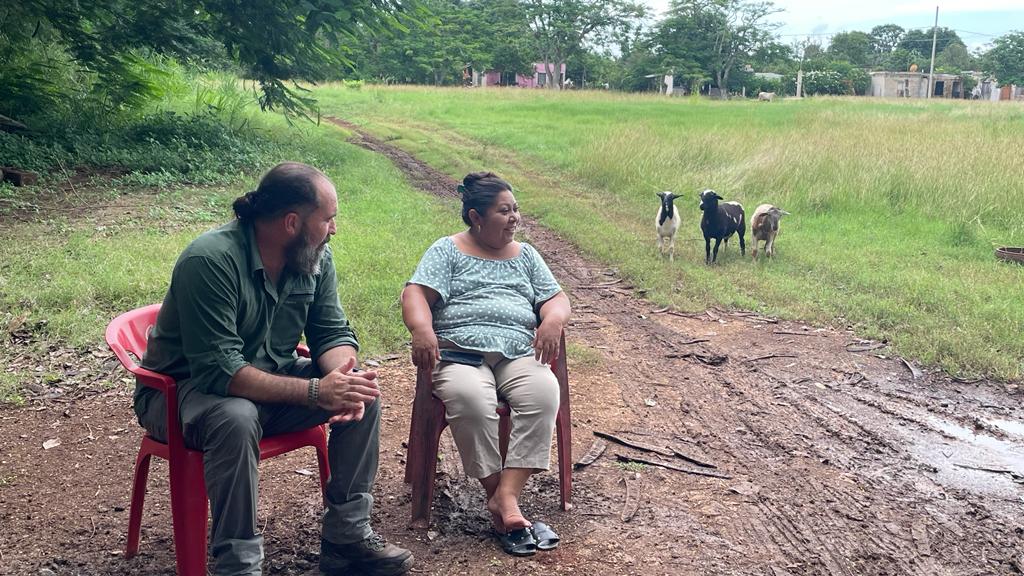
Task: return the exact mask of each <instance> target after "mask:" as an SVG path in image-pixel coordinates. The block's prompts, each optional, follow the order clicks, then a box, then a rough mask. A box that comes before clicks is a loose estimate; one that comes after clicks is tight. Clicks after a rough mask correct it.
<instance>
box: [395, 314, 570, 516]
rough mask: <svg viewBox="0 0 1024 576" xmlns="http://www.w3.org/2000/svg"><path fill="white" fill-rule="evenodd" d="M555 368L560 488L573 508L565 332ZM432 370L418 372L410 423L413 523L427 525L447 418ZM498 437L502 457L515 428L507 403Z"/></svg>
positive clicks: (407, 467) (565, 503)
mask: <svg viewBox="0 0 1024 576" xmlns="http://www.w3.org/2000/svg"><path fill="white" fill-rule="evenodd" d="M551 370H552V371H553V372H554V373H555V376H556V377H557V378H558V390H559V394H560V398H561V401H560V403H559V406H558V416H557V417H556V418H555V432H556V435H557V439H558V476H559V482H558V488H559V496H560V498H561V507H562V510H569V509H570V508H571V507H572V504H571V502H570V500H571V496H572V431H571V424H572V419H571V415H570V412H569V371H568V369H567V368H566V365H565V333H563V334H562V338H561V342H560V344H559V350H558V358H557V359H556V360H555V361H554V362H553V363H552V364H551ZM433 389H434V387H433V382H432V375H431V371H430V370H424V369H418V370H417V371H416V395H415V398H414V399H413V405H412V422H411V423H410V426H409V443H408V445H409V452H408V454H407V456H406V462H405V482H406V484H412V526H413V527H414V528H426V527H427V526H428V525H429V524H430V503H431V502H432V501H433V499H434V476H435V475H436V473H437V450H438V446H439V444H440V442H441V432H443V431H444V428H445V426H447V425H448V421H447V420H445V411H444V403H442V402H441V400H439V399H438V398H437V397H436V396H434V394H433ZM497 412H498V416H499V420H498V438H499V447H500V449H501V457H502V459H504V458H505V453H506V452H507V450H508V437H509V432H510V430H511V420H510V411H509V407H508V405H507V404H505V403H504V402H501V403H500V404H499V405H498V409H497Z"/></svg>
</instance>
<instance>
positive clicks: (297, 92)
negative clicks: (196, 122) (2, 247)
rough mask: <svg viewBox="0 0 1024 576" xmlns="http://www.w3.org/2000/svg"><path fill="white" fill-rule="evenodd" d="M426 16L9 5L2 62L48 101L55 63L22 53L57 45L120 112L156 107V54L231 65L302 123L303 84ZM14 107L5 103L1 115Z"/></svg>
mask: <svg viewBox="0 0 1024 576" xmlns="http://www.w3.org/2000/svg"><path fill="white" fill-rule="evenodd" d="M420 13H421V12H420V8H419V5H418V4H417V0H316V1H315V2H310V1H308V0H247V1H246V2H241V3H239V2H228V1H225V0H185V1H182V2H172V3H167V2H159V1H157V0H133V1H130V2H129V1H127V0H110V1H107V2H65V1H64V0H36V1H33V2H16V3H14V4H13V5H10V6H8V5H6V4H5V8H4V11H3V13H2V14H0V17H2V18H3V24H4V25H3V27H2V30H3V32H0V54H4V55H7V53H10V54H11V55H14V56H15V57H16V58H15V60H17V61H20V62H21V63H22V67H21V68H22V70H23V71H24V72H27V74H25V75H24V76H23V81H25V82H27V83H28V85H29V86H38V87H40V88H41V89H44V91H45V90H46V89H48V90H50V91H51V92H52V90H53V87H52V86H50V84H49V83H47V82H46V78H44V77H42V76H40V74H39V72H40V71H41V70H45V66H44V65H45V64H48V62H49V61H48V60H47V59H45V58H33V57H31V56H26V53H29V52H34V51H37V50H38V46H37V45H36V44H37V43H44V44H47V45H55V46H57V47H58V51H62V52H63V53H65V54H67V55H68V58H69V59H70V60H71V61H73V62H74V64H75V67H76V68H77V69H78V70H79V71H80V72H81V73H91V74H95V76H96V81H95V82H94V83H93V86H94V87H102V91H103V95H104V100H105V102H106V103H107V104H108V105H110V106H112V107H115V108H116V107H127V108H138V107H139V106H140V105H141V104H143V103H145V102H148V101H150V100H152V99H154V98H159V97H160V94H158V93H157V92H158V91H159V87H160V85H161V82H160V78H159V72H160V71H161V69H160V67H152V66H149V64H150V62H151V60H152V54H159V55H167V56H171V57H177V58H180V59H183V60H191V61H194V62H196V61H198V62H203V61H207V62H212V63H216V64H223V60H224V57H225V56H226V57H227V58H230V59H232V60H234V61H236V62H238V63H239V64H240V65H241V66H242V67H243V68H244V70H245V74H246V75H247V76H248V77H249V78H251V79H253V80H255V81H256V82H257V83H258V84H259V86H260V96H259V103H260V106H261V107H262V108H264V109H280V110H282V111H284V112H285V113H286V114H292V115H295V114H298V115H303V116H305V115H307V113H308V112H309V111H310V110H311V109H312V108H311V107H312V105H313V101H312V100H311V99H310V98H309V97H308V94H307V91H306V90H305V88H303V87H301V86H300V84H299V83H298V82H299V81H312V82H316V81H319V80H323V79H326V78H327V77H328V76H329V75H330V73H332V71H334V70H337V69H340V68H344V67H348V66H351V65H352V62H351V60H349V59H348V58H347V56H346V54H347V50H348V46H349V44H350V43H351V42H353V40H354V39H355V38H356V37H357V36H363V35H365V34H366V33H368V32H369V33H374V34H380V33H383V32H385V31H387V30H392V29H396V28H398V29H401V28H403V25H402V24H401V23H400V22H399V20H398V18H397V15H398V14H404V15H406V17H412V18H415V16H416V15H418V14H420ZM218 45H219V46H220V47H222V49H218ZM0 96H5V94H4V93H3V92H0ZM7 96H9V97H13V96H17V95H16V94H10V95H7ZM13 102H14V100H13V99H12V100H0V109H9V108H12V107H13ZM19 110H20V109H19Z"/></svg>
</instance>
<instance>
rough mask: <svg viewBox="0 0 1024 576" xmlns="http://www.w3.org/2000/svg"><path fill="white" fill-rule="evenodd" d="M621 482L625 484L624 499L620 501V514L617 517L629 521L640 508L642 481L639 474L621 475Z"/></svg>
mask: <svg viewBox="0 0 1024 576" xmlns="http://www.w3.org/2000/svg"><path fill="white" fill-rule="evenodd" d="M622 483H623V484H625V485H626V499H625V500H624V501H623V503H622V514H621V515H620V516H619V518H620V519H621V520H622V521H623V522H629V521H630V520H632V519H633V516H635V515H636V513H637V510H639V509H640V497H641V496H642V495H643V490H644V483H643V479H642V478H641V476H640V475H639V474H630V475H628V476H623V477H622Z"/></svg>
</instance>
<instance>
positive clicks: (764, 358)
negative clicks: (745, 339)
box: [743, 354, 797, 362]
mask: <svg viewBox="0 0 1024 576" xmlns="http://www.w3.org/2000/svg"><path fill="white" fill-rule="evenodd" d="M796 357H797V356H796V354H766V355H764V356H758V357H756V358H747V359H746V360H743V362H757V361H758V360H767V359H769V358H796Z"/></svg>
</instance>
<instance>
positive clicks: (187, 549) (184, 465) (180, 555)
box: [170, 450, 209, 576]
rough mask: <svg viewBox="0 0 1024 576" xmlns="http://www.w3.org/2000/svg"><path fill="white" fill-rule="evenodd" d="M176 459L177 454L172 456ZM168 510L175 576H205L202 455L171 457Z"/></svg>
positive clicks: (191, 454)
mask: <svg viewBox="0 0 1024 576" xmlns="http://www.w3.org/2000/svg"><path fill="white" fill-rule="evenodd" d="M175 456H177V455H175ZM170 467H171V471H170V472H171V473H170V476H171V511H172V521H173V524H174V554H175V556H176V558H177V562H178V576H206V531H207V527H208V524H207V513H208V512H209V508H208V505H207V500H206V482H205V481H204V480H203V453H202V452H196V451H193V450H188V451H186V453H185V454H184V455H182V457H180V458H176V457H172V458H171V466H170Z"/></svg>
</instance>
